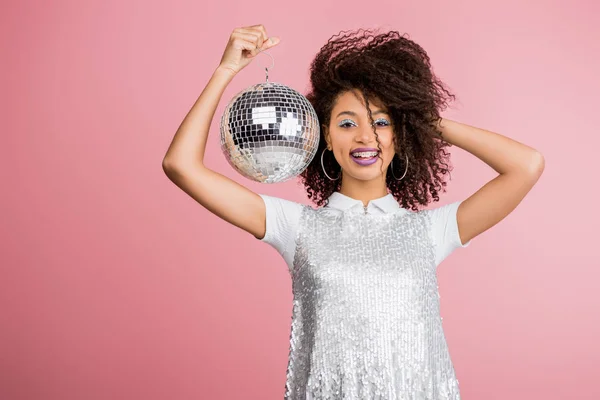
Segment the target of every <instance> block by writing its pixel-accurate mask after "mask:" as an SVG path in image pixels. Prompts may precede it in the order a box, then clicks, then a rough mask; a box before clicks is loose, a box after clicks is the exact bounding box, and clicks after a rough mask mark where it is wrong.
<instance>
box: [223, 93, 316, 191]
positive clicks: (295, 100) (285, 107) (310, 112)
mask: <svg viewBox="0 0 600 400" xmlns="http://www.w3.org/2000/svg"><path fill="white" fill-rule="evenodd" d="M319 135H320V127H319V121H318V119H317V114H316V112H315V110H314V108H313V107H312V105H311V104H310V102H309V101H308V100H307V99H306V97H304V96H303V95H302V94H300V93H298V92H297V91H295V90H294V89H292V88H290V87H288V86H285V85H282V84H279V83H276V82H264V83H259V84H256V85H253V86H250V87H249V88H247V89H245V90H243V91H241V92H240V93H238V94H236V95H235V96H234V97H233V99H232V100H231V101H230V102H229V104H228V105H227V107H226V108H225V111H224V112H223V115H222V117H221V150H222V151H223V154H224V155H225V157H226V159H227V161H228V162H229V164H230V165H231V166H232V167H233V168H235V169H236V170H237V171H238V172H239V173H240V174H242V175H243V176H245V177H246V178H249V179H252V180H254V181H257V182H262V183H278V182H283V181H286V180H288V179H290V178H293V177H295V176H297V175H299V174H300V173H301V172H302V171H304V169H306V167H307V166H308V164H309V163H310V162H311V161H312V159H313V157H314V156H315V153H316V152H317V148H318V145H319Z"/></svg>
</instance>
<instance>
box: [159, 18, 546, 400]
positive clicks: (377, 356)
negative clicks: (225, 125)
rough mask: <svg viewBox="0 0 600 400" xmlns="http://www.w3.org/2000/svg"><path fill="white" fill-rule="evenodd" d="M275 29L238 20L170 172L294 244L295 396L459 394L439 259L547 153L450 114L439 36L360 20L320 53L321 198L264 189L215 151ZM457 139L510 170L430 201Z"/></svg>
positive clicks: (259, 232) (289, 250)
mask: <svg viewBox="0 0 600 400" xmlns="http://www.w3.org/2000/svg"><path fill="white" fill-rule="evenodd" d="M267 38H268V36H267V34H266V30H265V28H264V27H263V26H262V25H258V26H251V27H246V28H240V29H236V30H234V33H233V34H232V37H231V41H230V43H229V44H228V47H227V48H226V51H225V53H224V56H223V60H222V64H221V66H220V67H219V68H218V69H217V71H215V74H214V75H213V77H212V79H211V81H210V82H209V84H208V85H207V87H206V89H205V90H204V91H203V93H202V95H201V97H200V99H199V101H198V102H197V103H196V104H195V105H194V108H193V109H192V110H191V111H190V112H189V113H188V115H187V116H186V120H184V123H182V125H181V127H180V129H179V130H178V132H177V134H176V137H175V139H174V141H173V143H172V145H171V148H170V149H169V152H168V154H169V156H168V157H165V161H164V162H163V167H164V169H165V172H167V175H168V176H169V177H170V178H171V180H173V181H174V182H175V183H176V184H177V185H178V186H180V187H181V188H182V189H183V190H185V191H186V192H187V193H189V194H190V195H191V196H193V197H194V198H195V199H196V200H197V201H198V202H199V203H200V204H202V205H203V206H204V207H206V208H207V209H208V210H210V211H211V212H213V213H215V214H216V215H218V216H219V217H221V218H222V219H223V220H225V221H228V222H230V223H232V224H234V225H236V226H238V227H240V228H242V229H244V230H246V231H247V232H249V233H251V234H252V235H254V237H256V238H257V239H259V240H260V241H262V242H264V243H267V244H269V245H270V246H272V247H273V248H274V249H276V250H277V251H278V252H279V254H280V255H281V256H282V257H283V259H284V260H285V262H286V264H287V267H288V270H289V272H290V276H291V278H292V290H293V296H294V301H293V310H292V327H291V328H292V329H291V335H290V347H289V361H288V369H287V374H286V385H285V398H286V399H306V398H313V399H317V398H318V399H322V398H329V399H342V398H350V397H351V398H360V399H373V398H386V399H390V400H391V399H408V398H410V399H436V400H442V399H444V400H459V399H460V390H459V387H458V380H457V379H456V374H455V371H454V366H453V363H452V360H451V358H450V353H449V351H448V346H447V344H446V340H445V335H444V331H443V327H442V323H441V317H440V304H439V292H438V287H437V278H436V271H437V268H438V266H439V265H440V264H441V263H442V262H443V261H444V260H445V259H446V258H447V257H448V256H449V255H450V254H451V253H452V252H453V251H454V250H456V249H458V248H464V247H467V246H468V245H469V244H470V243H471V242H470V241H471V239H472V238H474V237H475V236H477V235H479V234H480V233H482V232H483V231H485V230H486V229H489V228H490V227H491V226H493V225H494V224H496V223H498V222H499V221H500V220H501V219H503V218H504V217H506V215H508V213H510V212H511V211H512V210H513V209H514V208H515V207H516V205H517V204H518V203H519V202H520V200H521V199H522V198H523V197H524V196H525V194H527V192H528V191H529V190H530V189H531V188H532V187H533V185H534V184H535V182H536V181H537V179H538V178H539V176H540V175H541V172H542V171H543V157H541V155H540V154H539V153H538V152H536V151H535V150H534V149H532V148H530V147H528V146H526V145H523V144H521V143H518V142H516V141H514V140H511V139H509V138H507V137H505V136H502V135H499V134H496V133H493V132H490V131H486V130H483V129H478V128H475V127H470V126H468V125H465V124H460V123H458V122H454V121H448V120H443V119H441V118H440V117H439V111H440V110H441V109H443V108H444V107H445V105H446V102H447V101H448V100H449V99H452V98H453V96H452V95H451V94H450V93H449V92H448V91H447V90H446V89H445V88H444V86H443V85H442V84H441V83H440V82H439V80H438V79H437V78H436V77H435V76H434V75H433V73H432V72H431V71H430V64H429V57H428V56H427V54H426V53H425V51H424V50H423V49H422V48H421V47H420V46H419V45H417V44H416V43H414V42H413V41H411V40H409V39H407V38H405V37H403V36H401V35H400V34H399V33H398V32H388V33H383V34H375V33H373V32H371V31H368V30H367V31H363V30H361V31H359V32H350V33H349V34H347V35H341V36H338V37H333V38H331V39H330V40H329V41H328V42H327V44H325V46H323V47H322V48H321V50H320V51H319V53H318V54H317V56H316V58H315V59H314V61H313V62H312V65H311V85H312V87H311V91H310V92H309V93H308V94H307V96H306V97H307V98H308V100H309V101H310V102H311V104H312V105H313V107H314V108H315V110H316V112H317V115H318V118H319V122H320V123H321V124H322V127H323V129H322V130H321V135H322V136H321V140H320V142H319V150H320V151H321V154H320V157H314V158H313V160H311V163H310V164H309V165H308V168H306V170H305V171H303V173H302V174H301V176H300V178H301V179H302V180H303V183H304V186H305V187H306V190H307V193H308V197H309V198H310V199H311V200H312V201H313V202H314V203H316V204H317V206H319V207H317V208H313V207H311V206H308V205H304V204H300V203H298V202H294V201H289V200H286V199H283V198H279V197H274V196H267V195H264V194H257V193H254V192H252V191H250V190H249V189H247V188H245V187H244V186H242V185H240V184H238V183H237V182H234V181H233V180H231V179H229V178H226V177H225V176H223V175H222V174H219V173H218V172H215V171H211V170H209V169H208V168H206V167H205V166H204V165H203V162H202V160H203V156H204V154H203V152H204V146H205V144H206V137H207V135H208V130H209V127H210V120H211V118H212V115H213V114H214V111H215V109H216V106H217V103H218V100H219V99H220V96H221V95H222V93H223V90H224V89H225V86H226V85H227V84H228V83H229V82H230V80H231V78H232V77H233V74H232V73H231V72H229V71H239V68H240V65H242V66H243V65H247V62H248V59H249V58H250V57H252V54H255V53H256V52H257V49H259V48H268V47H269V46H270V45H269V43H271V44H272V43H274V41H272V40H268V39H267ZM244 51H246V52H248V54H247V57H244V56H243V52H244ZM240 60H241V61H240ZM442 122H443V123H442ZM452 144H454V145H457V146H458V147H460V148H462V149H464V150H466V151H468V152H470V153H472V154H474V155H475V156H477V157H478V158H480V159H481V160H483V161H485V162H486V163H487V164H488V165H490V166H491V167H492V168H494V169H495V170H496V171H497V172H498V173H499V176H498V177H496V178H494V179H493V180H491V181H490V182H488V183H487V184H485V185H484V186H483V187H482V188H481V189H480V190H479V191H477V192H476V193H474V194H472V195H471V196H470V197H469V198H468V199H466V200H464V201H456V202H453V203H450V204H448V205H444V206H441V207H435V208H432V209H429V210H419V209H418V207H419V206H425V205H428V204H429V203H431V202H432V201H438V200H439V192H440V191H442V190H443V189H444V187H445V185H446V182H445V177H446V175H448V174H449V172H450V167H449V165H448V161H449V159H448V157H449V154H448V153H447V152H446V151H445V149H446V147H448V146H450V145H452ZM197 149H200V150H201V152H200V153H201V154H199V155H198V154H196V153H195V151H196V150H197ZM328 150H329V151H328ZM178 159H179V161H177V160H178ZM190 160H199V162H197V161H190Z"/></svg>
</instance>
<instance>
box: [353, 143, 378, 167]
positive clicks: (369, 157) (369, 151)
mask: <svg viewBox="0 0 600 400" xmlns="http://www.w3.org/2000/svg"><path fill="white" fill-rule="evenodd" d="M378 155H379V150H378V149H374V148H372V147H360V148H358V149H354V150H352V151H350V158H352V160H353V161H354V162H355V163H357V164H358V165H371V164H373V163H375V162H377V159H378V157H377V156H378Z"/></svg>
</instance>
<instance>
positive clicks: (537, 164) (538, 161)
mask: <svg viewBox="0 0 600 400" xmlns="http://www.w3.org/2000/svg"><path fill="white" fill-rule="evenodd" d="M545 166H546V161H545V159H544V156H543V155H542V153H540V152H539V151H536V152H535V153H534V154H533V157H532V158H531V161H530V163H529V172H530V173H531V174H532V175H533V176H535V177H536V178H539V177H540V176H541V175H542V173H543V172H544V168H545Z"/></svg>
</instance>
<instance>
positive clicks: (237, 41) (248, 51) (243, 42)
mask: <svg viewBox="0 0 600 400" xmlns="http://www.w3.org/2000/svg"><path fill="white" fill-rule="evenodd" d="M278 43H279V38H278V37H276V36H272V37H268V36H267V31H266V30H265V27H264V26H263V25H251V26H245V27H241V28H235V29H234V30H233V32H232V33H231V36H230V37H229V42H228V43H227V47H226V48H225V51H224V52H223V57H221V62H220V64H219V68H222V69H225V70H228V71H231V72H232V73H234V74H237V73H238V72H240V71H241V70H242V69H243V68H244V67H246V66H247V65H248V64H250V63H251V62H252V60H253V59H254V57H255V56H256V55H257V54H259V53H260V52H262V51H264V50H267V49H270V48H271V47H274V46H276V45H277V44H278Z"/></svg>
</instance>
